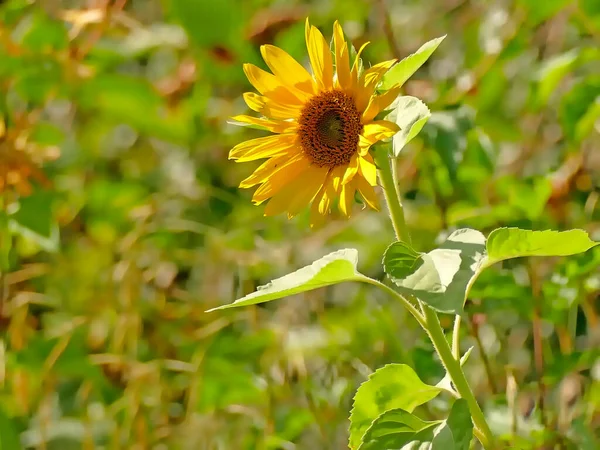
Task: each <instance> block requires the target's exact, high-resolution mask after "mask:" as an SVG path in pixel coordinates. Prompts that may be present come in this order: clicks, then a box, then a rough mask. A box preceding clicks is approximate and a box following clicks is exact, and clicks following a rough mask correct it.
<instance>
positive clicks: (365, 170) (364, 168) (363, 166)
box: [358, 153, 377, 186]
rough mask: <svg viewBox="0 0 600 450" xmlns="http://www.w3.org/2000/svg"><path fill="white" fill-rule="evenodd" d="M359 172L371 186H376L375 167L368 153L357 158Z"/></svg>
mask: <svg viewBox="0 0 600 450" xmlns="http://www.w3.org/2000/svg"><path fill="white" fill-rule="evenodd" d="M358 161H359V166H360V173H361V174H362V176H363V177H364V178H365V179H366V180H367V182H368V183H369V184H370V185H371V186H377V167H376V166H375V163H374V162H373V157H372V156H371V155H369V154H368V153H367V154H366V155H365V156H361V157H359V159H358Z"/></svg>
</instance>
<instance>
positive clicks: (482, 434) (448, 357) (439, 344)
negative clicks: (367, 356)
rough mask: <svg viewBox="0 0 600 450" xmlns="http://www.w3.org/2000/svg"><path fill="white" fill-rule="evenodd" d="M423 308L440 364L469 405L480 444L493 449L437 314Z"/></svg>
mask: <svg viewBox="0 0 600 450" xmlns="http://www.w3.org/2000/svg"><path fill="white" fill-rule="evenodd" d="M423 309H424V314H425V321H426V323H427V333H428V334H429V337H430V338H431V342H433V346H434V347H435V350H436V351H437V354H438V355H439V357H440V359H441V360H442V364H443V365H444V367H445V368H446V371H447V372H448V374H449V375H450V378H451V379H452V383H453V384H454V387H455V388H456V390H457V392H458V393H459V394H460V396H461V397H462V398H464V399H465V400H466V401H467V404H468V405H469V411H470V413H471V417H472V418H473V423H474V424H475V426H476V427H477V428H478V430H479V432H478V433H477V435H478V438H479V440H480V442H481V445H483V448H485V449H493V448H494V447H493V441H494V438H493V436H492V431H491V430H490V427H489V425H488V423H487V421H486V420H485V416H484V415H483V411H482V410H481V408H480V407H479V404H478V403H477V400H476V399H475V395H474V394H473V391H472V390H471V386H469V382H468V381H467V378H466V377H465V374H464V372H463V370H462V367H461V366H460V362H459V360H457V359H456V358H454V355H453V354H452V349H451V348H450V345H449V344H448V341H447V340H446V336H445V335H444V330H442V326H441V325H440V321H439V319H438V316H437V314H436V312H435V311H434V310H433V309H431V308H430V307H428V306H427V305H424V308H423Z"/></svg>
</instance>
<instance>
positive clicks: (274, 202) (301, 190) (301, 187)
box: [265, 167, 329, 218]
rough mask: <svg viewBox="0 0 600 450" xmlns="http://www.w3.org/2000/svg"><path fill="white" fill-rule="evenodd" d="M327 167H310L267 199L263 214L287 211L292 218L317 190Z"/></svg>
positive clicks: (321, 184)
mask: <svg viewBox="0 0 600 450" xmlns="http://www.w3.org/2000/svg"><path fill="white" fill-rule="evenodd" d="M328 170H329V169H328V168H326V167H322V168H318V167H312V168H310V169H308V170H306V171H305V172H304V173H303V174H302V175H301V176H299V177H297V178H296V179H295V180H293V181H292V182H290V183H289V184H288V185H286V186H285V187H284V188H283V189H281V190H280V191H279V192H278V193H277V194H275V195H274V196H273V198H271V200H269V203H267V206H266V207H265V216H273V215H276V214H280V213H282V212H284V211H287V213H288V217H289V218H292V217H294V216H295V215H296V214H298V213H299V212H300V211H301V210H302V209H303V208H305V207H306V206H307V205H308V204H309V203H310V202H311V201H312V200H313V198H315V195H317V193H318V192H319V190H320V189H321V187H322V186H323V182H324V181H325V177H326V176H327V172H328Z"/></svg>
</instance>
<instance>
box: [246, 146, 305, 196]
mask: <svg viewBox="0 0 600 450" xmlns="http://www.w3.org/2000/svg"><path fill="white" fill-rule="evenodd" d="M302 156H303V155H302ZM309 166H310V161H309V160H308V158H306V157H304V156H303V157H302V158H299V159H296V160H294V162H293V163H292V164H289V165H288V166H286V167H285V170H277V171H275V172H273V173H272V174H271V176H270V177H269V178H268V179H267V180H266V181H265V182H264V183H263V184H262V185H261V186H260V187H259V188H258V189H257V190H256V192H255V193H254V196H253V197H252V201H253V202H254V203H255V204H257V205H258V204H260V203H262V202H264V201H265V200H267V199H269V198H271V197H273V196H274V195H275V194H276V193H277V192H279V191H281V189H282V188H283V187H284V186H285V185H287V184H289V183H291V182H292V181H293V180H295V179H296V178H297V177H298V176H300V175H301V174H302V173H304V172H305V171H306V170H308V168H309Z"/></svg>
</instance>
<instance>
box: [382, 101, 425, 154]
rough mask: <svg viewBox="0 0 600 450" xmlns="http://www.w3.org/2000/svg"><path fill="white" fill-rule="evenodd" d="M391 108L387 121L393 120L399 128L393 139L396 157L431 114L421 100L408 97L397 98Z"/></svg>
mask: <svg viewBox="0 0 600 450" xmlns="http://www.w3.org/2000/svg"><path fill="white" fill-rule="evenodd" d="M393 108H394V109H393V110H392V112H391V113H390V114H389V115H388V116H387V119H388V120H393V121H394V122H396V124H398V126H399V127H400V131H399V132H398V133H396V134H395V135H394V138H393V145H394V156H398V155H399V154H400V152H401V151H402V149H403V148H404V147H405V146H406V144H408V143H409V142H410V141H411V140H413V139H414V138H415V137H416V136H417V134H419V132H420V131H421V130H422V129H423V127H424V126H425V123H427V121H428V120H429V118H430V117H431V112H430V111H429V108H428V107H427V105H426V104H425V103H423V102H422V101H421V100H419V99H418V98H416V97H411V96H408V95H406V96H402V97H398V98H397V99H396V101H395V102H394V106H393Z"/></svg>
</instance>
